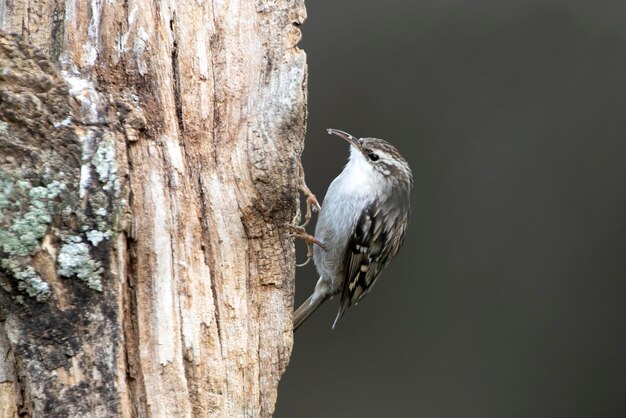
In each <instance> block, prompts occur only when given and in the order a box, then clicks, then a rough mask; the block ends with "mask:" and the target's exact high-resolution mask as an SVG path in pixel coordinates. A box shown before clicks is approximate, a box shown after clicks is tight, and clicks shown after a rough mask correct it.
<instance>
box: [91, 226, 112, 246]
mask: <svg viewBox="0 0 626 418" xmlns="http://www.w3.org/2000/svg"><path fill="white" fill-rule="evenodd" d="M85 235H87V239H88V240H89V241H90V242H91V244H92V245H93V246H94V247H97V246H98V244H100V242H102V241H104V240H105V239H109V238H110V237H111V231H104V232H103V231H98V230H96V229H94V230H91V231H87V233H86V234H85Z"/></svg>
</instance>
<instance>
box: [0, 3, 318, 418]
mask: <svg viewBox="0 0 626 418" xmlns="http://www.w3.org/2000/svg"><path fill="white" fill-rule="evenodd" d="M304 18H305V9H304V3H303V1H287V0H273V1H270V0H258V1H254V2H252V1H247V0H229V1H224V0H222V1H220V0H212V1H193V2H191V1H189V2H188V1H181V2H176V1H169V2H168V1H156V2H155V1H144V0H127V1H122V0H108V1H102V0H93V1H89V2H88V1H76V0H70V1H65V0H39V1H37V2H32V1H29V0H0V27H1V28H2V29H3V30H5V31H7V32H16V33H17V34H19V35H21V38H20V37H18V36H13V35H6V34H1V35H0V262H1V264H0V308H1V309H0V325H1V326H0V414H2V416H3V417H12V416H15V417H17V416H38V417H57V416H58V417H69V416H80V417H83V416H84V417H86V416H89V417H111V416H124V417H127V416H128V417H130V416H133V417H134V416H138V417H159V416H163V417H203V416H233V417H235V416H236V417H239V416H270V415H271V414H272V412H273V410H274V404H275V401H276V393H277V392H276V391H277V386H278V381H279V379H280V376H281V374H282V373H283V371H284V369H285V367H286V365H287V363H288V361H289V356H290V353H291V347H292V319H291V312H292V308H293V306H292V305H293V278H294V247H293V243H292V241H291V239H290V237H289V235H288V231H287V230H286V228H285V225H286V224H287V223H292V222H294V220H295V219H297V217H298V215H299V210H298V185H299V179H300V178H301V172H300V164H299V157H300V154H301V152H302V147H303V140H304V132H305V117H306V58H305V54H304V53H303V52H302V51H301V50H299V49H298V48H297V46H296V45H297V43H298V41H299V39H300V31H299V29H298V26H299V25H300V24H301V23H302V21H303V20H304Z"/></svg>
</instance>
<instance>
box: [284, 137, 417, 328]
mask: <svg viewBox="0 0 626 418" xmlns="http://www.w3.org/2000/svg"><path fill="white" fill-rule="evenodd" d="M328 133H329V134H333V135H336V136H338V137H340V138H343V139H344V140H346V141H347V142H348V143H349V145H350V157H349V160H348V163H347V164H346V166H345V167H344V169H343V171H342V172H341V173H340V174H339V175H338V176H337V177H336V178H335V179H334V180H333V181H332V183H331V184H330V186H329V187H328V190H327V192H326V196H325V197H324V200H323V202H322V205H321V210H320V211H319V215H318V219H317V223H316V227H315V234H314V237H310V238H311V239H310V240H309V241H308V242H314V243H317V244H318V245H316V246H314V248H313V262H314V264H315V267H316V269H317V272H318V274H319V276H320V277H319V280H318V281H317V284H316V285H315V289H314V291H313V293H312V294H311V296H310V297H309V298H308V299H307V300H306V301H305V302H304V303H303V304H302V305H301V306H300V307H299V308H298V309H296V311H295V312H294V331H295V330H296V329H298V328H299V327H300V326H301V325H302V323H303V322H304V321H305V320H306V319H307V318H308V317H309V316H310V315H311V314H312V313H313V312H314V311H315V310H316V309H317V308H318V307H319V306H320V305H321V304H322V303H323V302H325V301H326V300H328V299H330V298H332V297H333V296H335V295H337V294H339V293H341V301H340V304H339V312H338V313H337V316H336V318H335V321H334V323H333V326H332V328H333V329H334V328H335V327H336V325H337V323H338V322H339V320H340V319H341V317H342V316H343V315H344V314H345V313H346V310H347V309H348V308H349V307H350V306H352V305H356V304H357V303H358V302H359V301H361V300H362V299H363V298H364V297H365V296H366V295H367V294H368V293H369V291H370V290H371V289H372V286H373V285H374V284H375V283H376V282H377V280H378V278H379V276H380V273H381V272H382V271H383V270H384V268H385V267H386V266H387V265H388V264H389V262H390V261H391V260H392V259H393V258H394V257H395V256H396V254H397V253H398V250H399V249H400V247H401V246H402V243H403V242H404V238H405V235H406V231H407V225H408V220H409V215H410V196H411V192H412V189H413V175H412V172H411V168H410V167H409V164H408V163H407V161H406V160H405V159H404V158H403V157H402V155H400V153H399V152H398V150H397V149H396V148H395V147H394V146H393V145H391V144H390V143H389V142H387V141H385V140H383V139H378V138H356V137H354V136H353V135H351V134H349V133H347V132H344V131H340V130H338V129H328Z"/></svg>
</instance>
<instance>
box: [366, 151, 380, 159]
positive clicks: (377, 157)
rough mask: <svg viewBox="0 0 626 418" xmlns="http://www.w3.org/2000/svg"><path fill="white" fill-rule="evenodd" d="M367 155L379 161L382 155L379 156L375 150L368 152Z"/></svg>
mask: <svg viewBox="0 0 626 418" xmlns="http://www.w3.org/2000/svg"><path fill="white" fill-rule="evenodd" d="M367 156H368V157H369V158H370V160H372V161H378V160H380V157H379V156H378V154H376V153H375V152H370V153H369V154H367Z"/></svg>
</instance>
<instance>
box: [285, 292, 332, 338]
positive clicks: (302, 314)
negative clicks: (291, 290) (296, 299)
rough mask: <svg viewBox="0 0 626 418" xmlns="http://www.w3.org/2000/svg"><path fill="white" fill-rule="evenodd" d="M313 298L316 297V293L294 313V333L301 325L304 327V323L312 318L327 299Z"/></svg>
mask: <svg viewBox="0 0 626 418" xmlns="http://www.w3.org/2000/svg"><path fill="white" fill-rule="evenodd" d="M313 296H315V293H314V294H312V295H311V296H309V298H308V299H307V300H306V301H305V302H304V303H303V304H302V305H300V307H299V308H298V309H296V311H295V312H294V314H293V330H294V331H295V330H297V329H298V328H299V327H300V325H302V323H303V322H304V321H306V319H307V318H308V317H309V316H311V314H312V313H313V312H314V311H315V310H316V309H317V308H318V307H319V306H320V305H321V304H322V302H324V301H325V300H326V298H323V297H319V296H318V297H316V298H315V299H313Z"/></svg>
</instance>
